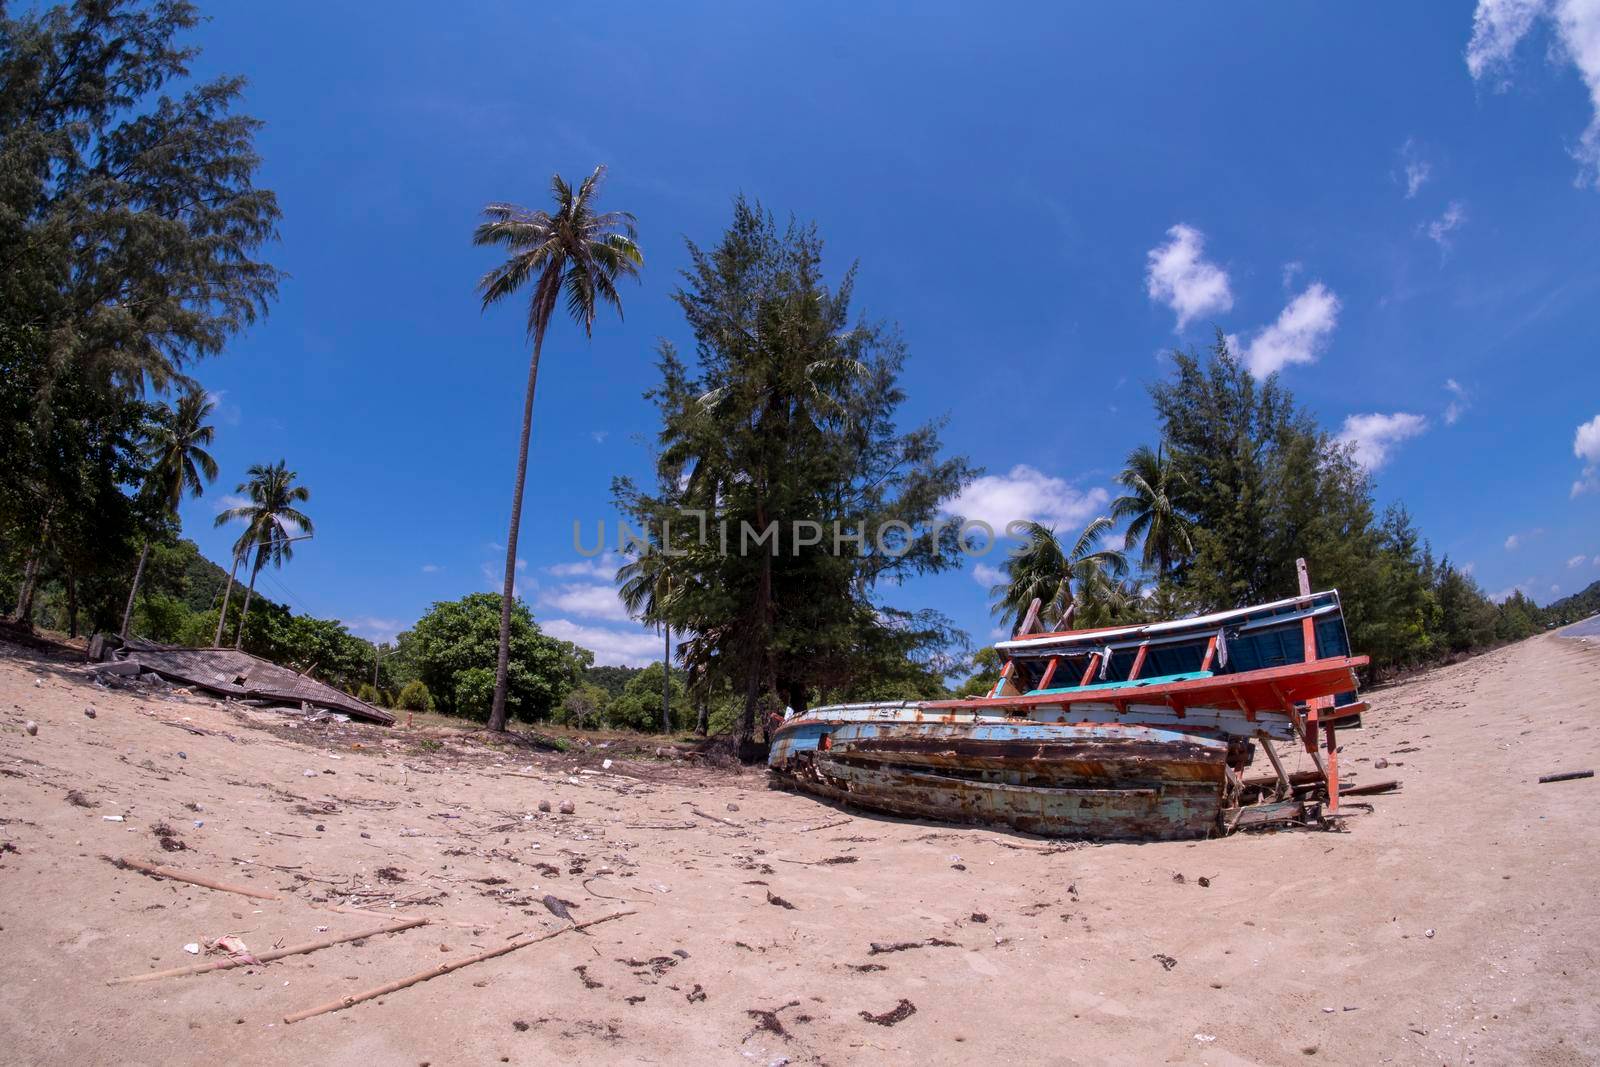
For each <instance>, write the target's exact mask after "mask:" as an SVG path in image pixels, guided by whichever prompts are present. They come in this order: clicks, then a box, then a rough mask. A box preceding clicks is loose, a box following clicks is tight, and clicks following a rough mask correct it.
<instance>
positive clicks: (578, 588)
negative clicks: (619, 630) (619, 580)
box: [539, 582, 628, 622]
mask: <svg viewBox="0 0 1600 1067" xmlns="http://www.w3.org/2000/svg"><path fill="white" fill-rule="evenodd" d="M539 603H540V604H542V605H543V606H545V607H547V608H554V609H556V610H557V611H560V612H563V613H565V614H568V615H576V616H578V617H579V618H583V619H611V620H614V621H616V622H626V621H628V609H627V608H625V607H623V606H622V601H620V600H618V599H617V590H616V587H615V586H610V585H588V584H585V583H578V582H574V583H571V584H568V585H563V586H560V587H559V588H556V589H545V590H541V591H540V593H539Z"/></svg>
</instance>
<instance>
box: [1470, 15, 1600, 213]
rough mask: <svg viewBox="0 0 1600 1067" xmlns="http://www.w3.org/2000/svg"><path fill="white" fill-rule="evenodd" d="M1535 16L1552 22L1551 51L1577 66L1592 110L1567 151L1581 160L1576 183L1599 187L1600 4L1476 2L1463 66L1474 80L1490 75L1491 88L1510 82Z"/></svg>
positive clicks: (1503, 87)
mask: <svg viewBox="0 0 1600 1067" xmlns="http://www.w3.org/2000/svg"><path fill="white" fill-rule="evenodd" d="M1539 18H1546V19H1549V20H1550V21H1551V22H1552V23H1553V24H1554V30H1555V36H1556V43H1557V45H1558V47H1557V48H1554V49H1552V53H1553V54H1554V55H1556V56H1558V57H1559V58H1563V59H1566V60H1568V61H1570V62H1571V63H1572V65H1573V66H1575V67H1576V68H1577V70H1578V77H1579V78H1581V79H1582V80H1583V84H1584V86H1585V88H1587V89H1588V91H1589V102H1590V105H1591V108H1592V110H1593V114H1591V116H1590V118H1589V125H1588V126H1587V127H1585V128H1584V131H1583V132H1582V133H1581V134H1579V135H1578V144H1577V146H1576V147H1574V148H1573V149H1572V150H1571V153H1572V157H1573V158H1574V159H1576V160H1577V161H1578V163H1579V170H1578V176H1577V178H1576V179H1575V182H1574V184H1576V185H1578V186H1593V187H1595V188H1600V4H1597V3H1596V2H1595V0H1478V8H1477V11H1476V12H1475V13H1474V14H1473V17H1472V40H1471V42H1470V43H1469V44H1468V45H1467V56H1466V59H1467V70H1468V71H1469V72H1470V73H1471V74H1472V77H1473V79H1474V80H1476V81H1483V80H1484V79H1485V78H1493V79H1494V82H1493V85H1494V88H1495V89H1496V90H1497V91H1498V90H1503V89H1505V88H1506V87H1507V86H1509V85H1510V84H1511V80H1510V73H1509V72H1510V68H1511V60H1512V57H1513V54H1514V53H1515V52H1516V48H1517V44H1518V43H1519V42H1520V41H1521V40H1522V39H1523V38H1524V37H1526V36H1527V35H1528V32H1529V31H1530V30H1531V29H1532V28H1533V24H1534V22H1535V21H1536V20H1537V19H1539Z"/></svg>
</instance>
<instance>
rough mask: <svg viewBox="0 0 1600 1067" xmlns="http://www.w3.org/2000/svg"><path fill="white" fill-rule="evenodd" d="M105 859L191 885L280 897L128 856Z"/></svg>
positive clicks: (156, 876)
mask: <svg viewBox="0 0 1600 1067" xmlns="http://www.w3.org/2000/svg"><path fill="white" fill-rule="evenodd" d="M105 859H106V860H107V862H109V863H110V864H112V866H115V867H122V868H127V869H131V870H135V871H139V872H140V873H141V874H148V875H150V876H151V877H152V878H170V879H172V880H173V881H174V882H188V883H189V884H190V885H198V886H204V887H205V888H207V889H219V890H221V891H222V892H224V893H238V894H239V895H240V896H242V897H254V898H256V899H257V900H277V899H278V895H277V894H276V893H268V892H265V891H263V890H260V889H250V888H248V887H247V886H242V885H229V884H228V883H226V882H216V881H212V880H211V879H210V878H204V877H202V876H200V875H198V874H185V873H184V872H183V871H180V870H176V869H174V868H172V867H153V866H151V865H150V864H148V863H140V862H139V861H138V860H135V859H129V858H128V857H126V856H124V857H123V858H121V859H112V858H111V857H110V856H107V857H105Z"/></svg>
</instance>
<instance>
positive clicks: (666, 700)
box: [661, 626, 672, 734]
mask: <svg viewBox="0 0 1600 1067" xmlns="http://www.w3.org/2000/svg"><path fill="white" fill-rule="evenodd" d="M661 632H662V633H664V634H666V635H667V643H666V648H665V649H664V650H663V651H662V653H661V732H662V733H664V734H670V733H671V732H672V707H671V700H672V627H670V626H663V627H662V628H661Z"/></svg>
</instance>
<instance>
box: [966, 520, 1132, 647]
mask: <svg viewBox="0 0 1600 1067" xmlns="http://www.w3.org/2000/svg"><path fill="white" fill-rule="evenodd" d="M1025 526H1026V528H1025V530H1024V533H1023V537H1024V541H1023V544H1022V547H1020V548H1018V549H1017V550H1016V551H1014V552H1012V554H1011V558H1010V559H1008V560H1007V561H1006V581H1004V582H1001V583H1000V584H998V585H995V586H993V587H992V588H990V590H989V595H990V596H991V597H994V598H995V604H994V609H993V610H994V614H995V615H996V617H1000V618H1005V617H1009V618H1011V619H1012V620H1013V621H1012V624H1011V626H1012V630H1013V632H1015V631H1016V629H1018V628H1019V627H1021V625H1022V620H1023V617H1024V616H1025V615H1026V614H1027V611H1028V605H1029V604H1031V603H1032V602H1033V600H1034V598H1035V597H1037V598H1038V599H1039V601H1040V603H1041V605H1042V607H1041V609H1040V612H1039V615H1040V621H1041V622H1043V623H1044V624H1045V626H1047V627H1049V628H1052V629H1055V628H1059V627H1063V626H1065V625H1067V624H1068V623H1069V622H1070V621H1071V619H1072V617H1073V615H1074V614H1076V612H1077V609H1078V605H1079V602H1080V601H1081V602H1084V603H1085V604H1093V605H1095V606H1096V609H1097V613H1098V608H1099V606H1100V605H1102V604H1105V603H1108V602H1109V601H1111V600H1113V599H1114V598H1115V596H1116V589H1117V583H1118V582H1119V581H1120V580H1121V579H1122V577H1123V576H1124V575H1125V574H1127V571H1128V561H1127V559H1126V558H1125V557H1124V556H1123V554H1122V553H1121V552H1118V551H1117V550H1116V549H1112V548H1102V547H1101V546H1100V542H1101V541H1102V540H1103V539H1104V538H1105V536H1106V535H1107V534H1108V533H1110V532H1111V529H1112V526H1113V523H1112V521H1111V520H1110V519H1109V518H1107V517H1106V516H1104V515H1102V516H1100V517H1099V518H1097V519H1095V520H1094V521H1092V522H1091V523H1089V525H1087V526H1085V527H1084V528H1083V532H1082V533H1081V534H1079V535H1078V538H1077V540H1076V541H1074V542H1073V543H1072V545H1071V547H1070V548H1069V547H1067V546H1066V545H1064V544H1062V542H1061V541H1060V540H1058V539H1057V538H1056V532H1055V530H1054V529H1053V528H1051V527H1049V526H1045V525H1043V524H1041V523H1037V522H1029V523H1026V524H1025Z"/></svg>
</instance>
